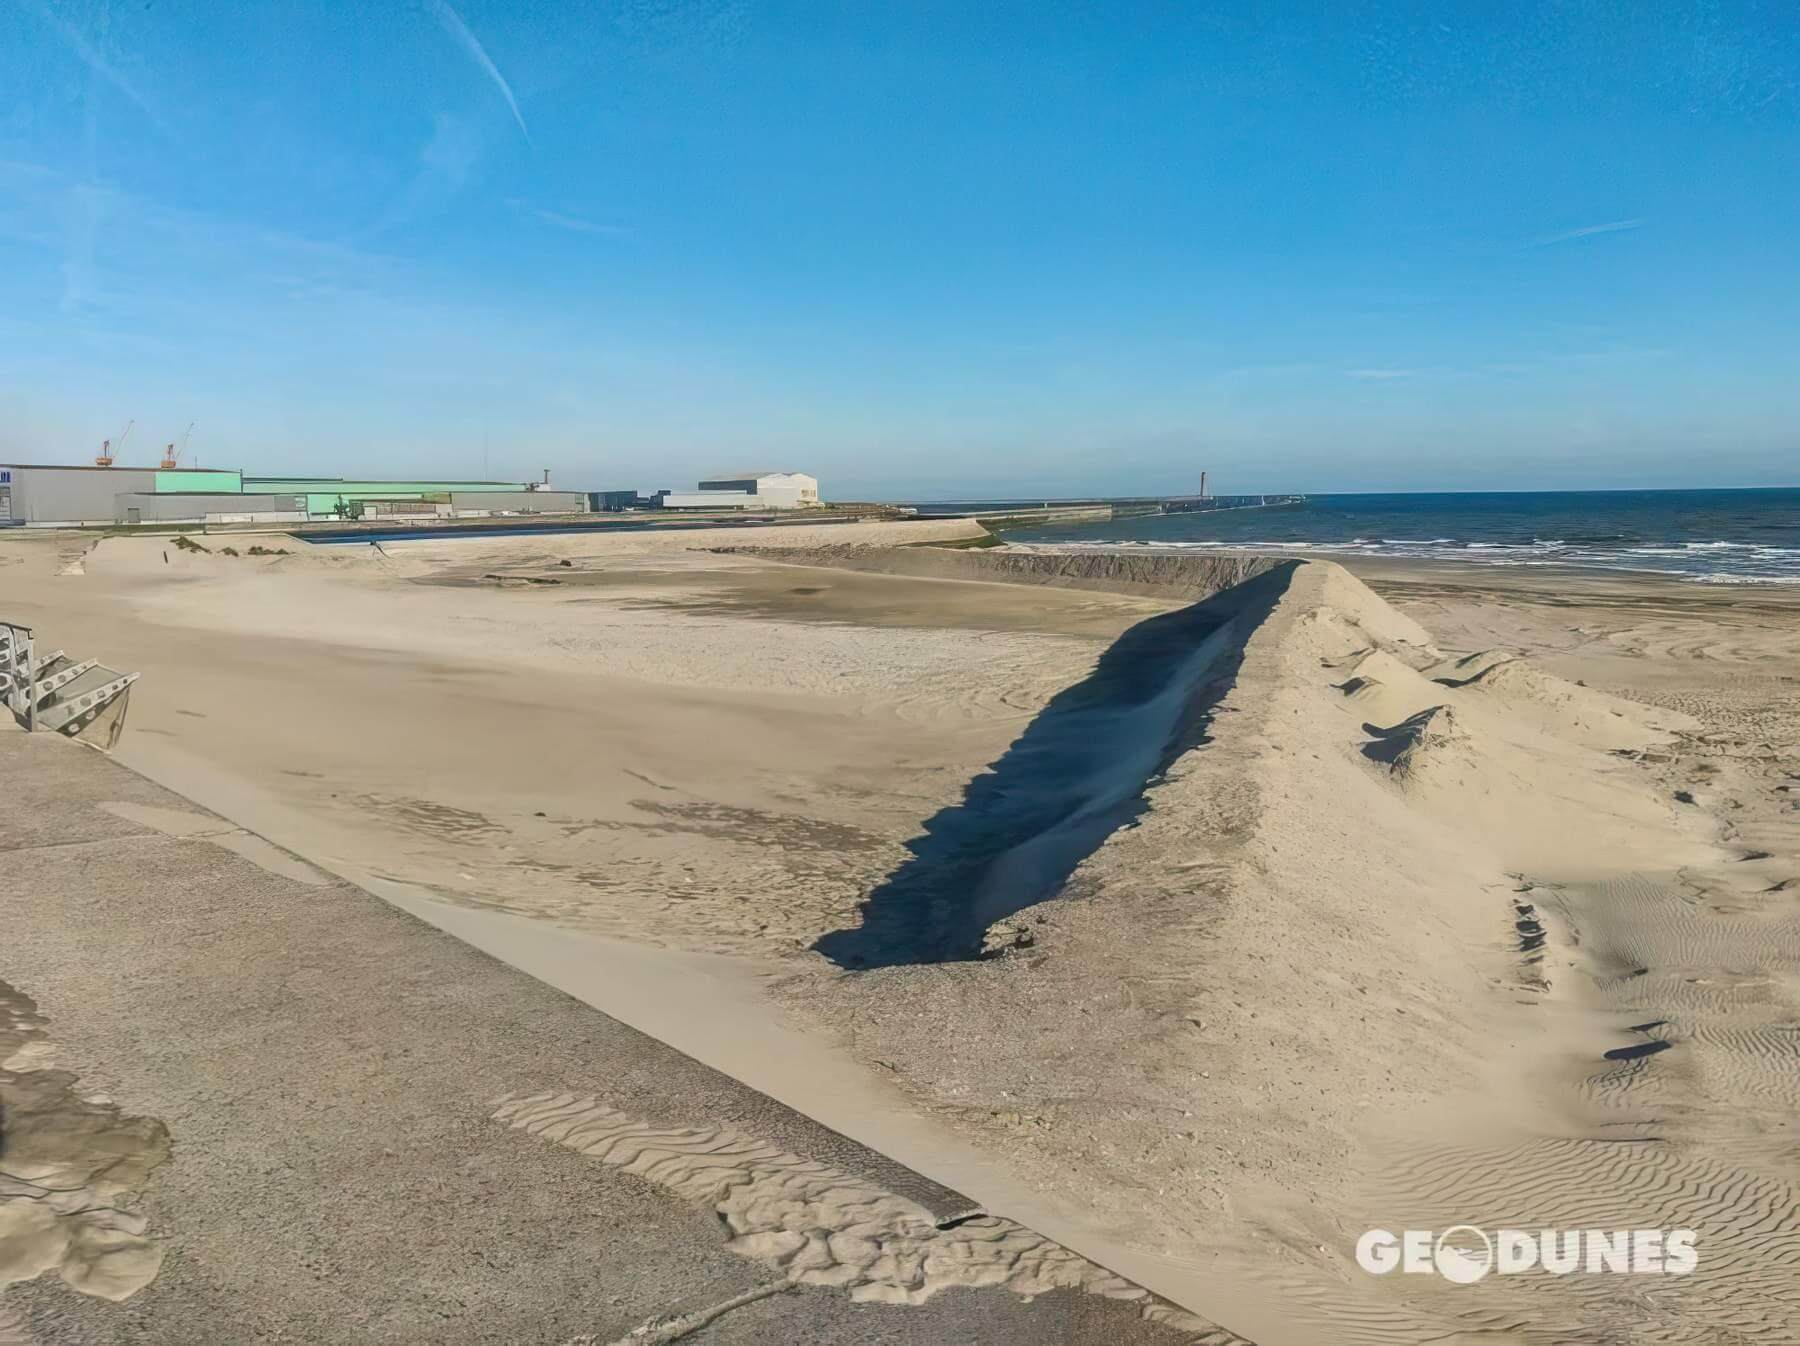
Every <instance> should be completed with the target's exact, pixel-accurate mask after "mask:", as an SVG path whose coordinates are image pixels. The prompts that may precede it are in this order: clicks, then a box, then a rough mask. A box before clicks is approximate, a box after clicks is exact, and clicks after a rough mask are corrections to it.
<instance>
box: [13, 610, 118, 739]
mask: <svg viewBox="0 0 1800 1346" xmlns="http://www.w3.org/2000/svg"><path fill="white" fill-rule="evenodd" d="M137 680H138V675H137V674H136V673H121V672H120V671H119V670H118V669H116V668H108V667H106V665H104V664H102V663H101V662H100V661H99V660H98V659H72V658H70V657H69V656H68V655H66V654H64V653H63V651H61V650H51V651H49V652H48V653H43V654H40V653H39V652H38V648H37V640H36V636H35V635H34V633H33V631H32V629H31V628H30V627H29V626H20V625H19V624H17V623H16V622H7V621H0V701H3V702H4V703H5V705H6V708H7V709H8V710H10V711H11V712H12V714H13V718H14V719H15V720H17V721H18V722H19V723H20V724H21V725H23V726H24V727H25V729H26V730H27V731H30V732H36V731H38V730H56V731H58V732H60V733H64V734H67V735H68V736H69V737H70V738H76V737H79V736H81V735H82V734H83V733H84V732H85V731H87V730H88V729H90V728H92V727H94V726H95V725H96V724H100V725H101V726H102V728H101V733H100V734H99V735H96V737H98V738H103V740H104V741H103V742H102V743H101V744H100V746H101V747H106V748H110V747H112V746H113V744H115V743H117V742H118V740H119V734H120V733H121V732H122V731H123V730H124V728H125V711H126V708H127V707H128V706H129V704H130V701H131V684H132V683H134V682H136V681H137Z"/></svg>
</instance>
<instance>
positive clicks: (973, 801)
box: [813, 567, 1292, 969]
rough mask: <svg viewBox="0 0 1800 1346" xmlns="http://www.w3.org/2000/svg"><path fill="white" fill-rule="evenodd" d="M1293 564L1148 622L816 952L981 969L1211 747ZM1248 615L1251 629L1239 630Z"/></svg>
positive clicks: (846, 961) (941, 817)
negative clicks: (1252, 642) (1246, 641)
mask: <svg viewBox="0 0 1800 1346" xmlns="http://www.w3.org/2000/svg"><path fill="white" fill-rule="evenodd" d="M1291 573H1292V572H1291V568H1290V567H1283V568H1281V569H1279V570H1276V571H1272V572H1270V573H1268V574H1266V575H1263V576H1260V577H1259V578H1257V579H1255V580H1252V581H1250V582H1249V583H1247V584H1243V585H1239V586H1237V587H1236V588H1234V589H1231V590H1228V591H1226V593H1224V594H1220V595H1217V596H1215V597H1213V598H1210V599H1207V600H1206V601H1205V602H1201V603H1196V604H1194V605H1193V606H1191V607H1186V608H1182V609H1180V610H1179V611H1176V612H1170V613H1164V614H1162V615H1160V616H1156V617H1151V618H1149V619H1147V620H1145V621H1142V622H1139V623H1138V624H1137V625H1136V626H1133V627H1132V628H1131V629H1130V630H1128V631H1126V632H1125V633H1124V634H1123V635H1122V636H1120V637H1119V638H1118V639H1117V640H1116V641H1114V642H1113V644H1112V645H1110V646H1109V647H1108V648H1107V650H1106V652H1105V653H1104V654H1102V655H1101V656H1100V660H1099V662H1098V663H1097V664H1096V665H1095V666H1094V670H1093V672H1091V673H1090V674H1088V676H1087V677H1085V678H1083V679H1082V680H1081V681H1080V682H1078V683H1076V684H1075V685H1073V686H1071V687H1068V688H1066V689H1064V690H1063V691H1061V692H1059V693H1057V695H1056V696H1055V697H1054V698H1052V700H1051V701H1050V703H1049V704H1048V705H1047V706H1045V707H1044V709H1043V710H1042V711H1041V712H1039V713H1038V715H1037V716H1036V717H1035V718H1033V720H1032V721H1031V723H1030V725H1029V726H1027V727H1026V730H1025V732H1024V733H1023V734H1021V735H1020V736H1019V737H1018V738H1017V739H1016V740H1014V742H1013V744H1012V746H1011V747H1009V748H1008V749H1007V750H1006V752H1005V754H1004V755H1003V756H1001V758H1000V759H999V760H998V761H996V762H995V763H994V764H993V765H992V766H990V767H989V768H988V769H987V770H986V771H984V772H982V773H981V774H980V775H978V776H976V777H975V778H974V779H973V780H971V781H970V782H969V784H968V785H967V786H966V787H965V789H964V791H963V797H962V800H961V801H960V802H959V803H957V804H954V805H952V806H951V807H949V808H946V809H944V810H942V811H941V812H939V813H938V814H936V815H935V816H934V817H932V818H931V819H929V820H928V821H927V822H926V823H925V831H924V834H923V835H922V836H919V837H916V838H914V839H913V840H912V841H911V842H909V843H908V844H907V849H908V850H909V851H910V852H911V853H912V854H911V858H910V859H908V860H906V861H904V862H903V863H902V864H901V865H900V866H899V867H898V868H897V869H895V870H894V872H893V873H892V874H890V875H888V877H887V878H886V879H885V880H883V881H882V883H881V884H880V885H879V886H878V887H876V888H875V889H874V890H873V891H872V892H871V893H870V894H869V897H868V899H867V900H866V901H865V902H864V903H863V906H862V923H861V924H860V925H858V926H856V927H855V928H852V929H844V930H835V931H833V932H832V933H831V934H829V935H826V936H824V937H823V938H821V939H820V940H819V941H818V942H817V943H816V944H815V945H814V946H813V947H814V948H815V949H816V950H818V952H820V953H822V954H824V955H825V956H826V957H827V958H829V959H831V961H832V962H834V963H836V964H837V965H838V966H839V967H842V968H846V969H863V968H876V967H893V966H897V965H901V964H911V963H941V962H954V961H959V960H965V959H973V958H979V957H981V956H982V955H983V948H984V942H985V938H986V935H987V931H988V928H989V927H990V926H992V925H993V924H994V922H996V921H1000V920H1004V919H1005V918H1006V917H1008V916H1011V915H1014V914H1015V913H1017V912H1019V911H1021V910H1023V909H1025V908H1026V907H1030V906H1033V905H1035V904H1036V903H1038V902H1042V901H1044V900H1045V899H1046V898H1049V897H1052V896H1054V895H1055V894H1056V893H1057V892H1058V891H1060V890H1061V889H1062V887H1063V885H1064V883H1066V882H1067V880H1068V878H1069V875H1070V874H1072V873H1073V872H1074V871H1075V867H1076V866H1077V865H1079V864H1080V863H1081V862H1082V861H1083V860H1084V859H1086V858H1087V857H1088V856H1089V855H1091V854H1093V852H1094V851H1095V850H1097V849H1098V848H1099V847H1100V845H1101V843H1103V842H1104V841H1105V840H1106V839H1107V838H1108V837H1109V836H1111V835H1112V834H1113V833H1114V832H1116V831H1117V830H1119V829H1120V828H1121V827H1125V826H1128V825H1130V824H1131V823H1132V822H1133V821H1134V820H1135V819H1136V818H1137V817H1138V816H1139V814H1140V813H1142V811H1143V809H1144V808H1145V806H1146V805H1145V798H1144V792H1145V790H1146V789H1147V788H1148V787H1149V786H1150V785H1151V784H1153V783H1154V782H1155V781H1156V780H1157V778H1158V777H1160V776H1161V775H1162V774H1163V773H1164V772H1165V771H1167V770H1168V768H1169V766H1170V765H1171V764H1172V763H1173V762H1174V761H1175V759H1176V758H1177V757H1179V756H1181V754H1182V753H1184V752H1186V751H1187V750H1188V749H1189V748H1191V747H1193V746H1194V745H1196V744H1198V743H1201V742H1204V741H1205V737H1206V728H1207V724H1208V722H1209V719H1210V712H1211V707H1212V705H1213V704H1214V702H1215V701H1216V699H1217V696H1218V694H1219V693H1220V692H1222V691H1223V689H1224V688H1226V687H1228V686H1229V685H1230V683H1231V679H1232V676H1233V674H1235V672H1236V669H1237V665H1238V662H1239V660H1240V658H1241V649H1242V637H1241V635H1240V632H1243V631H1247V630H1248V628H1249V625H1250V624H1251V623H1253V622H1254V620H1255V615H1254V613H1253V612H1250V613H1247V612H1246V610H1247V609H1250V610H1255V611H1257V612H1260V611H1266V610H1267V609H1268V607H1270V606H1272V605H1273V603H1274V602H1275V600H1276V599H1277V598H1279V597H1280V595H1281V594H1282V593H1283V592H1284V591H1285V590H1286V588H1287V585H1288V580H1289V577H1290V575H1291ZM1240 613H1246V616H1245V619H1244V621H1242V622H1236V623H1234V622H1233V618H1234V617H1235V616H1237V615H1238V614H1240Z"/></svg>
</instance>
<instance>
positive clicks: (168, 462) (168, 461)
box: [161, 421, 194, 472]
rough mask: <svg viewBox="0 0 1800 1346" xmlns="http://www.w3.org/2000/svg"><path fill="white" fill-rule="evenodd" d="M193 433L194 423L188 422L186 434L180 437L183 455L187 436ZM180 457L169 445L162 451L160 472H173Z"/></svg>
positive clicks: (173, 447)
mask: <svg viewBox="0 0 1800 1346" xmlns="http://www.w3.org/2000/svg"><path fill="white" fill-rule="evenodd" d="M193 433H194V423H193V422H192V421H189V422H188V428H187V434H184V435H183V436H182V437H181V449H182V452H183V453H185V452H186V451H187V442H188V435H191V434H193ZM180 457H181V454H179V453H176V452H175V446H174V445H173V444H170V445H169V446H168V447H167V448H165V449H164V450H163V456H162V463H161V467H162V470H163V471H164V472H173V471H174V470H175V463H176V461H177V460H178V459H179V458H180Z"/></svg>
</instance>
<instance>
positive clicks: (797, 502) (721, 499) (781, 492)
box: [655, 472, 819, 510]
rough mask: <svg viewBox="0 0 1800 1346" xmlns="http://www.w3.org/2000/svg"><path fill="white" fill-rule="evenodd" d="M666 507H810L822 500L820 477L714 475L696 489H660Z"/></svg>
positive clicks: (658, 496)
mask: <svg viewBox="0 0 1800 1346" xmlns="http://www.w3.org/2000/svg"><path fill="white" fill-rule="evenodd" d="M655 499H656V503H657V504H658V505H659V506H660V507H661V508H663V509H708V510H710V509H810V508H812V507H813V506H815V505H817V504H818V503H819V479H818V478H817V477H809V476H807V475H806V474H805V473H804V472H740V473H738V474H736V475H734V476H729V477H712V478H709V479H708V480H706V481H703V482H701V483H700V484H699V489H698V490H693V491H658V492H657V493H656V497H655Z"/></svg>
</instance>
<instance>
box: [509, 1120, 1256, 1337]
mask: <svg viewBox="0 0 1800 1346" xmlns="http://www.w3.org/2000/svg"><path fill="white" fill-rule="evenodd" d="M494 1120H496V1121H502V1122H505V1123H507V1124H508V1125H509V1126H512V1127H514V1128H516V1129H519V1130H524V1131H527V1132H530V1133H531V1134H533V1135H537V1136H541V1137H543V1138H544V1139H546V1140H553V1141H556V1142H557V1143H558V1144H560V1145H565V1146H567V1147H568V1148H570V1149H572V1150H579V1151H580V1152H581V1153H582V1154H585V1155H589V1156H591V1157H593V1158H596V1159H599V1160H601V1161H602V1162H603V1163H607V1164H611V1165H614V1166H615V1167H618V1168H622V1169H624V1170H625V1171H626V1172H627V1173H632V1174H635V1175H637V1176H638V1177H642V1178H647V1179H648V1180H650V1181H651V1182H654V1183H656V1184H657V1185H659V1186H661V1187H666V1188H668V1189H669V1190H670V1191H672V1192H674V1193H676V1194H677V1195H678V1196H681V1197H683V1198H685V1199H686V1200H689V1201H697V1202H703V1203H706V1204H709V1205H711V1206H712V1207H713V1208H714V1209H715V1210H716V1211H717V1212H718V1214H719V1217H720V1219H722V1220H723V1221H724V1223H725V1226H726V1228H727V1229H728V1230H730V1233H731V1238H730V1241H729V1242H728V1243H727V1245H726V1246H727V1247H729V1248H730V1249H731V1250H732V1251H733V1252H736V1253H740V1254H742V1255H743V1256H745V1257H750V1258H754V1259H756V1260H757V1261H761V1262H767V1263H770V1264H771V1265H773V1266H775V1267H777V1268H779V1269H780V1270H781V1271H782V1272H784V1273H785V1274H786V1276H787V1278H788V1279H789V1280H790V1281H793V1282H796V1283H798V1284H802V1285H816V1286H832V1287H836V1288H839V1289H843V1290H846V1291H848V1292H849V1295H850V1298H851V1299H853V1300H857V1301H859V1302H873V1303H883V1304H922V1303H924V1302H925V1301H926V1300H928V1299H930V1298H931V1297H932V1296H933V1295H935V1294H937V1293H938V1292H939V1291H941V1290H947V1289H950V1288H951V1287H955V1286H960V1287H966V1288H977V1289H978V1288H986V1287H992V1286H1000V1287H1004V1288H1005V1289H1007V1290H1010V1291H1012V1292H1013V1293H1014V1294H1016V1295H1020V1296H1022V1297H1025V1298H1031V1297H1033V1296H1036V1295H1040V1294H1046V1293H1048V1292H1049V1291H1052V1290H1062V1289H1067V1290H1079V1291H1081V1292H1083V1293H1086V1294H1093V1295H1101V1296H1104V1297H1105V1298H1108V1299H1117V1300H1123V1301H1127V1302H1130V1303H1134V1304H1136V1305H1137V1306H1138V1308H1139V1311H1140V1312H1141V1313H1142V1315H1143V1316H1144V1317H1145V1318H1147V1319H1149V1320H1151V1321H1153V1322H1160V1323H1165V1324H1168V1325H1169V1326H1172V1327H1176V1328H1179V1329H1182V1330H1185V1331H1190V1332H1192V1333H1194V1334H1195V1335H1194V1340H1195V1341H1196V1342H1199V1343H1202V1346H1249V1343H1247V1342H1245V1341H1244V1340H1243V1339H1242V1338H1241V1337H1238V1336H1236V1335H1234V1334H1232V1333H1230V1332H1227V1331H1225V1330H1224V1329H1222V1328H1219V1327H1215V1326H1213V1325H1212V1324H1210V1323H1207V1322H1205V1321H1203V1320H1201V1319H1199V1318H1196V1317H1194V1316H1193V1315H1191V1314H1188V1313H1185V1312H1184V1311H1182V1310H1180V1309H1178V1308H1176V1307H1174V1306H1173V1305H1171V1304H1168V1303H1165V1302H1164V1301H1162V1300H1159V1299H1156V1298H1155V1297H1154V1296H1152V1295H1150V1294H1149V1293H1148V1292H1146V1291H1145V1290H1143V1289H1141V1288H1140V1287H1138V1286H1135V1285H1133V1284H1131V1283H1130V1282H1129V1281H1126V1280H1124V1279H1122V1278H1121V1277H1118V1276H1115V1275H1113V1274H1112V1273H1111V1272H1109V1271H1105V1270H1103V1269H1102V1268H1100V1267H1097V1266H1095V1265H1094V1264H1093V1263H1091V1262H1089V1261H1087V1260H1086V1259H1085V1258H1083V1257H1080V1256H1078V1255H1076V1254H1075V1253H1072V1252H1070V1251H1069V1250H1068V1249H1066V1248H1064V1247H1062V1246H1060V1245H1059V1244H1055V1243H1052V1242H1050V1241H1049V1240H1048V1239H1046V1238H1043V1237H1041V1236H1039V1235H1037V1234H1034V1233H1032V1232H1031V1231H1030V1230H1029V1229H1026V1228H1024V1227H1023V1226H1021V1225H1017V1224H1014V1223H1013V1222H1012V1221H1010V1220H1002V1219H998V1218H996V1217H994V1216H988V1215H981V1216H975V1217H973V1218H971V1219H966V1220H961V1221H959V1222H957V1223H956V1224H955V1225H953V1226H952V1227H950V1228H939V1227H938V1225H937V1224H936V1222H935V1221H934V1220H933V1218H932V1216H931V1213H930V1212H929V1211H927V1210H926V1209H925V1208H924V1207H922V1206H920V1205H918V1204H916V1203H915V1202H912V1201H909V1200H907V1199H906V1198H904V1197H900V1196H896V1195H894V1194H893V1193H891V1192H888V1191H885V1190H884V1189H882V1188H880V1187H878V1186H876V1185H875V1184H874V1183H871V1182H869V1181H867V1180H865V1179H862V1178H857V1177H853V1176H851V1175H849V1174H847V1173H843V1172H840V1171H839V1170H837V1169H834V1168H831V1167H829V1166H828V1165H825V1164H821V1163H818V1162H816V1161H814V1160H811V1159H805V1158H802V1157H801V1156H799V1155H796V1154H790V1153H788V1152H787V1151H785V1150H782V1149H780V1148H779V1147H778V1146H775V1145H771V1144H768V1143H767V1142H765V1141H760V1140H756V1139H753V1138H752V1137H749V1136H745V1135H740V1134H738V1133H737V1132H733V1131H729V1130H725V1129H723V1128H706V1129H699V1128H689V1127H657V1126H652V1125H650V1124H649V1123H646V1122H642V1121H639V1120H637V1119H635V1118H633V1117H630V1116H627V1115H626V1114H625V1113H622V1112H618V1111H616V1110H614V1109H612V1108H609V1107H607V1106H606V1105H604V1104H603V1103H601V1102H599V1101H598V1100H597V1099H595V1098H594V1097H592V1096H591V1095H590V1096H586V1097H583V1096H580V1095H576V1094H531V1095H524V1096H520V1095H509V1096H507V1097H505V1098H503V1099H501V1100H499V1107H498V1109H497V1111H496V1112H495V1113H494Z"/></svg>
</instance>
